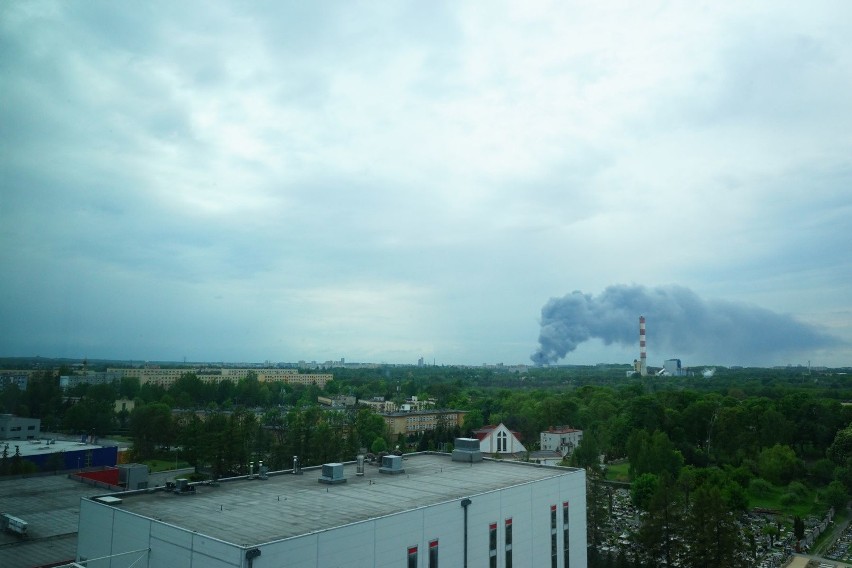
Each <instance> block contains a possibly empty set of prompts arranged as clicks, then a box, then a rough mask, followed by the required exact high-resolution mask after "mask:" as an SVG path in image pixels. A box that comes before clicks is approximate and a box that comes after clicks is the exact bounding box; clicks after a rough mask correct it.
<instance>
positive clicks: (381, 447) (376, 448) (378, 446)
mask: <svg viewBox="0 0 852 568" xmlns="http://www.w3.org/2000/svg"><path fill="white" fill-rule="evenodd" d="M387 449H388V443H387V442H386V441H385V439H384V438H383V437H381V436H376V439H375V440H373V443H372V444H371V445H370V451H371V452H373V453H374V454H378V453H381V452H384V451H387Z"/></svg>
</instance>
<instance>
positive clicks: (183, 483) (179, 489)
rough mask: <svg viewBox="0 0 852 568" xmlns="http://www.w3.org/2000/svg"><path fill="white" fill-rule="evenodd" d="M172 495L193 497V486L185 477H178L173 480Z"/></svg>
mask: <svg viewBox="0 0 852 568" xmlns="http://www.w3.org/2000/svg"><path fill="white" fill-rule="evenodd" d="M173 493H174V494H175V495H194V494H195V485H190V484H189V480H188V479H186V478H185V477H179V478H177V479H175V488H174V491H173Z"/></svg>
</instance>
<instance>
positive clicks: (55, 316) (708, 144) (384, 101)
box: [0, 0, 852, 366]
mask: <svg viewBox="0 0 852 568" xmlns="http://www.w3.org/2000/svg"><path fill="white" fill-rule="evenodd" d="M721 4H724V5H721ZM850 21H852V3H849V2H847V1H845V0H840V1H838V2H809V3H802V2H777V1H771V2H730V3H718V2H706V3H702V2H678V3H669V2H623V3H622V2H565V1H559V2H553V3H538V2H528V1H524V2H511V3H497V2H455V1H453V2H445V3H443V2H404V1H403V2H351V1H346V2H278V1H276V2H268V3H264V2H248V3H247V2H233V3H225V2H137V3H133V4H127V3H119V2H98V1H91V2H65V1H63V2H40V1H33V2H2V3H0V192H2V193H0V267H2V278H0V322H2V329H0V355H4V356H8V355H16V356H28V355H41V356H50V357H80V358H82V357H89V358H119V359H132V360H182V359H183V358H184V357H185V358H186V359H187V360H191V361H201V360H204V361H264V360H271V361H298V360H300V359H304V360H317V361H325V360H328V359H340V358H341V357H345V358H346V360H347V361H372V362H389V363H415V362H416V361H417V359H418V358H419V357H424V358H425V359H426V361H428V362H432V361H433V360H434V361H435V362H436V363H438V364H452V363H459V364H481V363H486V362H487V363H497V362H503V363H506V364H512V363H529V362H530V355H532V354H533V353H534V352H536V351H537V349H538V348H539V332H540V326H541V324H542V323H543V321H542V308H543V307H544V306H545V304H547V303H548V301H549V300H551V298H562V297H565V296H566V295H568V294H571V293H572V292H574V291H581V292H582V293H583V294H588V295H592V296H597V295H599V294H602V293H603V292H604V290H606V289H607V288H608V287H610V286H639V287H647V288H642V289H646V290H652V291H653V290H668V289H674V288H666V287H672V286H674V287H677V288H676V289H677V290H687V291H688V292H689V294H694V295H695V296H696V297H697V298H699V299H700V301H704V302H708V304H707V305H708V306H711V307H712V306H714V305H715V306H726V307H727V308H726V309H728V308H730V307H731V306H739V307H741V308H742V309H743V310H746V311H747V313H761V314H768V313H769V314H772V315H777V317H778V318H781V319H783V320H784V321H785V322H788V323H795V324H796V325H800V328H801V329H805V330H807V332H808V333H812V334H815V335H814V336H815V337H823V338H833V339H831V340H828V341H824V342H819V341H817V342H816V343H813V342H812V341H807V342H804V343H803V345H802V348H801V349H799V348H797V346H796V342H795V341H794V342H793V344H792V345H789V346H787V345H785V347H784V349H780V350H779V349H778V348H773V347H772V346H769V348H766V349H762V348H761V347H760V345H761V343H760V342H757V343H755V347H754V349H753V350H752V349H747V350H742V349H740V350H737V351H736V352H730V351H729V350H728V349H726V348H725V345H724V342H721V343H720V342H719V341H718V337H708V338H707V339H708V340H707V342H706V343H704V342H702V341H695V342H693V343H691V344H690V345H689V346H684V348H683V349H684V350H683V351H680V350H678V349H677V348H678V345H673V344H665V343H662V342H660V341H658V342H657V343H656V344H655V338H654V322H653V320H652V319H650V318H649V321H648V331H647V334H648V363H649V365H660V364H662V361H663V359H667V358H670V357H680V358H681V359H682V360H683V364H684V365H704V364H723V365H725V364H759V365H775V364H788V363H791V364H807V362H808V361H809V360H810V361H811V363H812V364H814V365H828V366H846V365H852V348H850V343H852V71H850V70H852V42H850V41H849V34H850V27H849V22H850ZM661 287H662V288H661ZM632 289H637V288H632ZM663 296H665V294H663V295H662V296H661V295H660V294H657V297H658V298H660V297H663ZM607 297H608V296H607ZM690 297H691V296H690ZM630 307H631V310H625V314H626V315H625V316H624V322H625V323H624V325H625V326H626V327H627V329H628V330H629V331H627V332H626V333H627V334H628V335H630V334H633V335H635V336H638V330H637V328H638V323H637V321H638V316H639V314H638V313H635V314H634V313H632V308H633V307H634V306H633V305H631V306H630ZM639 309H642V306H641V305H638V306H637V310H636V311H638V310H639ZM611 316H612V314H608V317H611ZM608 324H609V325H616V326H617V325H619V324H618V321H609V322H608ZM679 325H682V326H689V327H691V328H694V329H691V330H690V336H694V335H696V333H698V332H701V330H702V324H701V322H700V321H694V322H693V321H691V320H689V319H688V318H686V319H685V320H679ZM713 329H715V328H713ZM713 329H708V331H707V333H708V334H710V333H712V332H713ZM670 332H671V330H670ZM717 333H718V331H717ZM809 337H810V335H809ZM604 339H605V338H604ZM765 343H766V341H764V342H763V344H765ZM637 356H638V339H637V341H636V342H635V343H633V344H630V343H628V344H623V343H617V342H616V343H610V344H606V342H605V341H602V340H601V339H596V338H594V337H592V338H591V339H589V340H587V341H584V342H582V344H580V345H579V346H578V347H577V348H576V349H575V350H573V351H571V352H569V353H567V354H566V355H565V356H564V358H562V359H560V360H559V362H562V363H569V364H570V363H577V364H586V363H598V362H614V363H627V362H632V360H633V359H634V358H636V357H637Z"/></svg>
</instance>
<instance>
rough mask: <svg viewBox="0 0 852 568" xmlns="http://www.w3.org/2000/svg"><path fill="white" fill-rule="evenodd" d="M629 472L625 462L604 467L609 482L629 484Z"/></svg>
mask: <svg viewBox="0 0 852 568" xmlns="http://www.w3.org/2000/svg"><path fill="white" fill-rule="evenodd" d="M629 471H630V464H629V463H627V462H624V463H617V464H611V465H607V467H606V478H607V480H609V481H623V482H625V483H629V482H630V475H629V474H628V472H629Z"/></svg>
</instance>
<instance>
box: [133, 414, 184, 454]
mask: <svg viewBox="0 0 852 568" xmlns="http://www.w3.org/2000/svg"><path fill="white" fill-rule="evenodd" d="M174 434H175V432H174V430H173V428H172V410H171V408H169V407H168V406H167V405H165V404H161V403H154V404H145V405H142V406H137V407H136V408H134V409H133V412H132V413H131V414H130V435H131V436H132V437H133V454H134V456H135V458H136V459H139V460H144V459H147V458H149V457H151V456H153V455H154V454H155V451H156V449H157V448H158V447H168V446H170V445H171V443H172V441H173V440H174Z"/></svg>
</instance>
